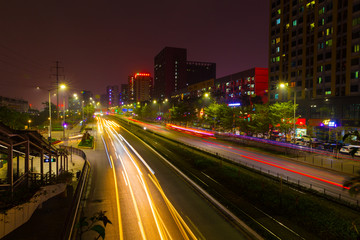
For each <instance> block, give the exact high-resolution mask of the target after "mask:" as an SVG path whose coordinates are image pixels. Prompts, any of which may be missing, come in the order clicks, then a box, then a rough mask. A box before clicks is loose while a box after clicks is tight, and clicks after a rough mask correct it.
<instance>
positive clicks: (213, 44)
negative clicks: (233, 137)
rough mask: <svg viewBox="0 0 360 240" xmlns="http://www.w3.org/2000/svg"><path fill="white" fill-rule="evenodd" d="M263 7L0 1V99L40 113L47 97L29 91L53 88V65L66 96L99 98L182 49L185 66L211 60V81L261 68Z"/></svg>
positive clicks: (264, 57)
mask: <svg viewBox="0 0 360 240" xmlns="http://www.w3.org/2000/svg"><path fill="white" fill-rule="evenodd" d="M262 3H263V5H266V7H264V8H259V7H258V6H259V4H261V3H259V1H257V2H256V3H253V2H245V1H236V2H231V3H218V2H216V1H199V2H197V3H193V2H191V1H186V2H181V3H168V2H163V3H161V2H159V3H148V2H140V3H121V4H120V3H116V2H115V1H110V2H107V3H95V2H87V6H86V7H84V6H83V5H82V4H80V3H76V2H70V1H65V2H61V3H51V2H47V1H38V2H37V3H35V4H34V3H29V2H26V1H12V2H6V3H2V4H1V5H2V6H1V10H0V11H1V12H0V13H1V17H0V19H1V21H0V22H1V23H0V26H1V27H2V29H3V36H6V37H5V38H4V39H2V40H0V61H1V62H2V64H0V65H1V67H0V79H1V91H0V95H1V96H7V97H15V98H23V99H25V100H28V101H29V103H30V104H32V105H33V106H35V107H37V108H41V107H42V106H41V102H44V101H46V99H47V92H46V91H42V92H40V93H39V91H35V88H36V87H37V86H40V87H41V88H43V89H46V90H47V89H49V88H51V83H52V84H54V83H55V78H50V75H52V74H55V69H54V67H55V61H60V66H61V67H64V69H61V71H60V74H61V75H65V82H67V83H68V85H69V87H70V88H69V89H70V90H69V93H68V94H70V91H71V93H72V92H74V91H80V90H90V91H92V92H93V93H94V94H101V93H104V92H105V91H106V86H107V85H119V86H120V85H121V84H124V83H126V82H127V77H128V74H129V72H134V73H136V72H140V71H144V72H150V73H151V75H153V72H154V57H155V55H156V54H157V53H158V52H159V51H160V50H161V49H162V48H164V47H166V46H170V47H181V48H186V49H188V52H189V56H188V59H189V60H198V61H210V62H215V63H216V64H217V77H221V76H225V75H228V74H231V73H234V72H238V71H241V70H243V69H248V68H251V67H267V66H268V43H267V42H268V2H267V1H265V0H263V1H262ZM245 4H246V7H245ZM249 22H251V24H249ZM61 80H62V79H61ZM18 86H22V89H18Z"/></svg>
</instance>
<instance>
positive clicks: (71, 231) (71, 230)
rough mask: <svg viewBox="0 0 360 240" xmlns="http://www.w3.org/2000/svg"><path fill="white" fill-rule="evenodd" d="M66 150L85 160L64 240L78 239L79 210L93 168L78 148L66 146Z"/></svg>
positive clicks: (68, 216)
mask: <svg viewBox="0 0 360 240" xmlns="http://www.w3.org/2000/svg"><path fill="white" fill-rule="evenodd" d="M65 148H67V150H68V151H69V152H70V153H74V154H76V155H78V156H80V157H82V158H83V159H84V160H85V163H84V166H83V168H82V171H81V175H80V178H79V182H78V184H77V187H76V190H75V193H74V197H73V201H72V203H71V206H70V209H69V212H68V215H67V219H66V222H65V226H64V231H63V233H62V239H64V240H65V239H66V240H69V239H76V235H77V231H78V229H75V223H76V222H77V221H79V219H80V214H79V213H80V211H79V209H80V208H81V200H82V199H83V197H84V194H85V188H86V185H87V180H88V177H89V173H90V170H91V166H90V163H89V161H88V160H87V158H86V154H85V153H84V152H83V151H82V150H80V149H77V148H73V147H68V146H65Z"/></svg>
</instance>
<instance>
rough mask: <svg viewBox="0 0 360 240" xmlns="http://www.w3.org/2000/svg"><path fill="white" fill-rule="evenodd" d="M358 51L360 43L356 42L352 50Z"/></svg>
mask: <svg viewBox="0 0 360 240" xmlns="http://www.w3.org/2000/svg"><path fill="white" fill-rule="evenodd" d="M359 51H360V45H359V44H356V45H354V48H353V52H359Z"/></svg>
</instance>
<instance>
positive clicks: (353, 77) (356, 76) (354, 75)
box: [351, 71, 359, 79]
mask: <svg viewBox="0 0 360 240" xmlns="http://www.w3.org/2000/svg"><path fill="white" fill-rule="evenodd" d="M358 78H359V71H355V72H352V73H351V79H358Z"/></svg>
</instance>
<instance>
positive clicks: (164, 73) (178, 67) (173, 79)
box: [153, 47, 216, 100]
mask: <svg viewBox="0 0 360 240" xmlns="http://www.w3.org/2000/svg"><path fill="white" fill-rule="evenodd" d="M212 78H213V79H214V78H216V64H215V63H209V62H196V61H187V50H186V49H185V48H174V47H165V48H164V49H163V50H161V52H160V53H159V54H158V55H156V56H155V59H154V92H153V95H154V98H158V99H161V100H164V99H165V98H170V96H172V95H174V94H176V92H178V91H179V90H182V89H184V88H186V87H187V86H189V85H192V84H196V83H199V82H202V81H205V80H209V79H212Z"/></svg>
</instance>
